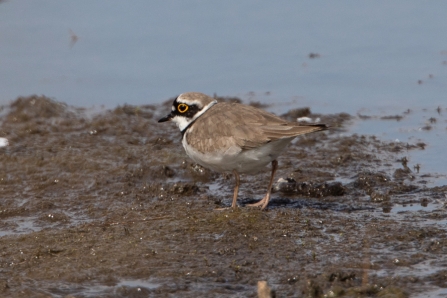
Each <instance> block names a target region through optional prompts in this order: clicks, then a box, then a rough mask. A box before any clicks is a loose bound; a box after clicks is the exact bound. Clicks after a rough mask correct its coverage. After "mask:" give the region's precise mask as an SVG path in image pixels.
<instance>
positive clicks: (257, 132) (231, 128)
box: [158, 92, 327, 209]
mask: <svg viewBox="0 0 447 298" xmlns="http://www.w3.org/2000/svg"><path fill="white" fill-rule="evenodd" d="M165 121H173V122H175V123H176V124H177V126H178V127H179V128H180V131H181V133H182V144H183V147H184V148H185V151H186V154H187V155H188V156H189V157H190V158H191V159H192V160H194V161H195V162H196V163H198V164H200V165H201V166H203V167H205V168H208V169H211V170H213V171H216V172H220V173H222V172H232V173H233V174H234V176H235V179H236V185H235V187H234V193H233V202H232V204H231V207H233V208H236V201H237V195H238V191H239V184H240V179H239V174H240V173H249V174H250V173H252V174H253V173H256V172H258V171H259V170H261V169H263V168H264V167H265V166H266V165H268V164H269V163H270V162H271V163H272V174H271V177H270V183H269V186H268V189H267V194H266V195H265V196H264V198H263V199H262V200H261V201H259V202H257V203H255V204H250V205H249V206H255V207H256V206H260V207H261V209H265V208H266V207H267V205H268V202H269V200H270V192H271V189H272V184H273V177H274V175H275V172H276V169H277V168H278V162H277V161H276V158H277V157H278V155H279V154H280V153H281V152H282V151H283V150H284V148H285V147H286V146H287V145H288V144H289V143H290V142H291V141H292V140H293V139H294V138H295V137H297V136H299V135H303V134H307V133H311V132H316V131H321V130H325V129H327V126H326V125H325V124H306V125H301V124H299V123H295V122H288V121H286V120H284V119H281V118H279V117H277V116H275V115H273V114H271V113H268V112H266V111H264V110H260V109H257V108H255V107H252V106H247V105H243V104H239V103H226V102H217V101H216V100H215V99H213V98H211V97H209V96H207V95H205V94H203V93H198V92H188V93H183V94H180V95H179V96H178V97H177V98H176V99H175V100H174V103H173V104H172V109H171V113H170V114H168V115H167V116H166V117H163V118H161V119H160V120H158V122H165Z"/></svg>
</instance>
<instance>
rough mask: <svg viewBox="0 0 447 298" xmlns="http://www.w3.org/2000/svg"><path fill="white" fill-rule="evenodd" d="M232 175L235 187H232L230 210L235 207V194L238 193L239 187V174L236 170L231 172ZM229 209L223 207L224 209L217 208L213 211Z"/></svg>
mask: <svg viewBox="0 0 447 298" xmlns="http://www.w3.org/2000/svg"><path fill="white" fill-rule="evenodd" d="M233 174H234V180H235V182H236V185H235V186H234V193H233V203H231V208H233V209H236V207H237V202H236V201H237V194H238V192H239V185H240V179H239V173H238V172H237V171H236V170H233ZM227 209H229V207H224V208H217V209H214V210H218V211H221V210H227Z"/></svg>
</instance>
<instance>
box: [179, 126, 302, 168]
mask: <svg viewBox="0 0 447 298" xmlns="http://www.w3.org/2000/svg"><path fill="white" fill-rule="evenodd" d="M293 139H294V138H287V139H280V140H277V141H274V142H270V143H267V144H265V145H264V146H261V147H259V148H255V149H251V150H245V151H242V149H241V148H240V147H238V146H233V147H230V148H227V149H226V150H221V151H215V152H209V153H207V154H204V153H201V152H199V151H197V150H195V149H194V148H192V147H191V146H189V144H188V143H187V142H186V134H185V135H184V136H183V140H182V144H183V147H184V148H185V151H186V154H187V155H188V156H189V157H190V158H191V159H192V160H194V161H195V162H197V163H198V164H200V165H202V166H204V167H205V168H209V169H211V170H213V171H216V172H231V171H233V170H236V171H237V172H238V173H256V172H258V171H259V170H262V169H263V168H264V167H265V166H267V165H268V164H269V163H270V162H272V161H273V160H275V159H276V158H277V157H278V155H279V154H280V153H281V151H282V150H283V149H284V148H285V147H286V146H287V145H288V144H289V143H290V142H291V141H292V140H293Z"/></svg>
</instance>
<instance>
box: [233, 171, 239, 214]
mask: <svg viewBox="0 0 447 298" xmlns="http://www.w3.org/2000/svg"><path fill="white" fill-rule="evenodd" d="M233 174H234V179H235V180H236V185H235V186H234V193H233V203H232V204H231V208H233V209H236V207H237V204H236V201H237V193H238V192H239V184H240V179H239V173H238V172H236V170H233Z"/></svg>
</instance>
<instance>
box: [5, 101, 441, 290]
mask: <svg viewBox="0 0 447 298" xmlns="http://www.w3.org/2000/svg"><path fill="white" fill-rule="evenodd" d="M222 100H235V99H234V98H233V99H231V98H222ZM170 103H171V101H167V102H166V103H164V104H163V105H159V106H152V105H147V106H130V105H125V106H121V107H117V108H115V109H113V110H107V111H105V112H101V113H98V114H93V115H92V114H90V113H89V112H88V111H87V110H85V109H81V108H73V107H70V106H67V105H65V104H63V103H59V102H56V101H54V100H51V99H49V98H46V97H44V96H30V97H22V98H18V99H17V100H15V101H14V102H12V103H11V104H10V105H9V106H6V107H3V109H2V111H0V115H1V116H0V137H3V138H6V139H8V141H9V146H6V147H1V148H0V165H1V172H0V189H1V192H0V193H1V199H0V236H1V237H0V251H1V257H0V266H1V273H0V296H4V297H49V296H51V297H97V296H101V297H179V296H181V297H257V294H256V285H257V282H258V281H260V280H265V281H267V282H268V284H269V286H270V287H271V288H272V289H274V290H275V292H276V296H277V297H340V296H341V297H409V296H413V295H416V294H418V293H419V294H422V293H436V291H443V290H445V288H447V257H446V256H447V238H446V236H447V235H446V224H447V212H446V206H445V202H446V197H445V193H446V191H447V186H437V187H428V186H427V180H430V179H431V176H430V175H429V174H426V173H425V174H419V173H418V172H417V171H416V170H415V169H414V168H413V167H412V165H409V164H408V163H407V162H406V161H405V156H406V152H408V151H411V150H425V149H424V148H425V146H423V144H420V143H414V144H403V143H398V142H389V141H384V140H381V139H379V138H377V137H374V136H368V135H356V134H354V135H353V134H350V133H349V126H350V124H351V123H352V121H353V117H352V116H350V115H348V114H335V115H314V114H312V113H311V111H310V110H309V109H298V108H297V109H294V110H291V111H289V112H288V113H287V114H284V115H282V117H284V118H287V119H290V120H293V119H296V117H303V116H306V117H310V118H313V119H315V118H317V117H318V118H320V119H321V122H323V123H327V124H329V125H330V126H331V127H332V129H331V130H330V131H326V132H323V133H316V134H311V135H308V136H305V137H302V138H298V139H297V140H296V141H295V142H294V143H292V144H291V145H290V146H289V148H288V150H287V151H286V152H284V153H283V154H282V155H281V157H280V158H279V160H278V161H279V170H278V172H277V175H276V180H278V179H280V178H282V180H280V181H282V182H278V183H276V184H275V185H274V193H273V195H272V200H271V203H270V204H269V207H268V209H267V210H266V211H264V212H261V211H259V210H256V209H250V208H247V207H244V205H245V204H247V203H251V202H254V201H256V200H259V199H261V198H262V196H263V194H264V193H265V190H266V189H265V188H266V185H267V182H268V177H269V168H266V170H265V172H263V173H260V174H258V175H254V176H247V175H243V176H241V183H242V185H241V189H240V193H239V205H240V208H238V209H237V210H235V211H233V210H224V211H216V210H215V209H216V208H221V207H227V206H229V205H230V204H231V197H232V189H233V183H234V181H233V178H232V176H231V175H220V174H217V173H213V172H210V171H209V170H206V169H203V168H201V167H200V166H198V165H195V164H193V163H192V162H191V160H189V159H188V157H187V156H186V155H185V153H184V151H183V148H182V146H181V141H180V133H179V131H178V130H177V128H176V127H174V125H160V124H158V123H157V122H156V121H157V119H158V118H159V116H161V115H164V114H166V111H169V109H170V107H169V106H170ZM254 104H256V103H254ZM384 121H390V120H389V119H386V120H384ZM440 293H441V292H440ZM442 293H445V292H442Z"/></svg>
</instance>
